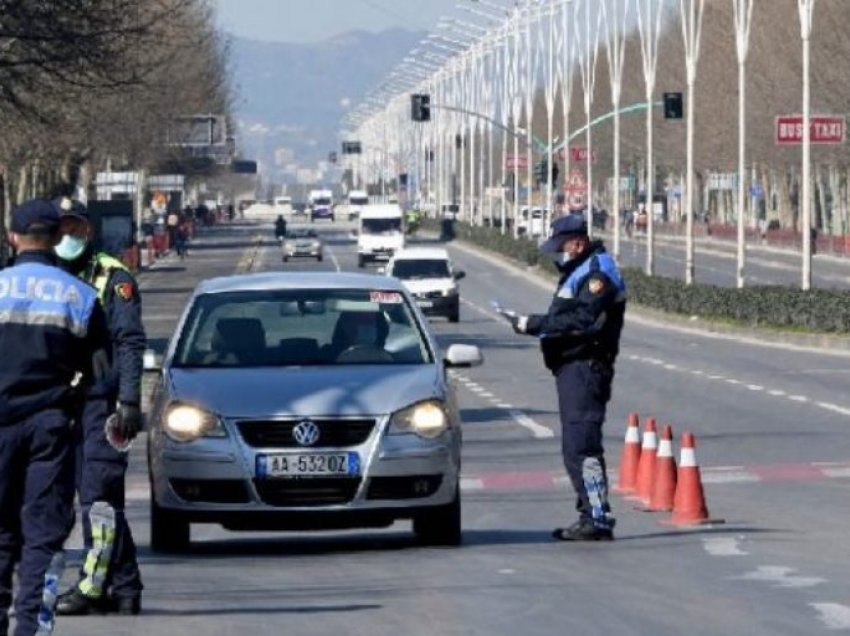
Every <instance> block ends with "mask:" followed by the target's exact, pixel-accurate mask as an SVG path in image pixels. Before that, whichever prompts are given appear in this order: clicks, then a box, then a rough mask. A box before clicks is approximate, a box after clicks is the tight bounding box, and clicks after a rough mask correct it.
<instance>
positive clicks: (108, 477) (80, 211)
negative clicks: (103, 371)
mask: <svg viewBox="0 0 850 636" xmlns="http://www.w3.org/2000/svg"><path fill="white" fill-rule="evenodd" d="M60 205H61V207H62V208H63V210H64V213H63V215H62V224H61V227H60V232H61V234H62V239H61V241H60V242H59V244H58V245H57V246H56V254H57V255H58V256H59V259H60V263H61V264H62V265H63V267H65V268H66V269H67V270H68V271H69V272H70V273H72V274H74V275H76V276H79V277H80V278H81V279H83V280H85V281H87V282H89V283H90V284H92V285H93V286H94V288H95V289H96V291H97V294H98V298H99V300H100V304H101V306H102V307H103V309H104V311H105V313H106V319H107V323H108V329H109V335H110V339H111V341H112V359H113V366H112V374H111V375H110V377H109V378H108V379H107V380H106V381H104V382H102V383H100V384H98V385H96V386H94V387H93V388H92V390H91V391H90V393H89V399H88V401H87V402H86V406H85V410H84V412H83V416H82V427H81V430H80V431H79V435H78V438H77V440H76V441H77V454H76V482H77V490H78V493H79V498H80V508H81V514H82V518H83V541H84V544H85V547H86V550H87V553H86V558H85V560H84V562H83V564H82V568H81V571H80V576H79V580H78V581H77V583H76V584H75V585H74V586H73V587H72V588H71V589H70V590H68V591H67V592H66V593H64V594H62V596H61V597H60V599H59V603H58V606H57V608H56V611H57V613H58V614H60V615H69V616H74V615H86V614H104V613H108V612H117V613H119V614H127V615H131V614H138V613H139V611H140V608H141V593H142V580H141V575H140V573H139V565H138V562H137V559H136V545H135V542H134V541H133V535H132V533H131V532H130V527H129V525H128V524H127V519H126V516H125V514H124V504H125V483H124V481H125V475H126V472H127V453H126V452H122V451H121V450H118V449H116V448H115V447H113V446H112V445H111V444H110V442H109V440H108V439H107V435H106V434H105V426H106V422H107V419H108V418H109V417H110V416H111V415H113V414H115V413H117V415H118V421H119V422H120V424H121V429H120V430H119V431H118V437H120V438H125V439H127V440H130V439H132V438H133V437H135V436H136V434H137V433H138V432H139V430H140V429H141V426H142V417H141V411H140V406H139V405H140V402H141V382H142V358H143V356H144V351H145V345H146V338H145V331H144V328H143V326H142V308H141V300H140V298H139V290H138V286H137V284H136V281H135V279H134V278H133V276H132V275H131V274H130V272H129V271H128V270H127V268H126V267H125V266H124V264H123V263H121V261H119V260H118V259H116V258H114V257H112V256H110V255H109V254H105V253H102V252H99V253H96V252H95V251H94V249H93V246H92V227H91V224H90V223H89V219H88V214H87V210H86V208H85V206H84V205H82V204H81V203H79V202H76V201H71V200H70V199H67V198H66V199H63V200H62V202H61V203H60ZM113 441H114V440H113Z"/></svg>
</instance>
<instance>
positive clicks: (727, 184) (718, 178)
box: [707, 172, 738, 190]
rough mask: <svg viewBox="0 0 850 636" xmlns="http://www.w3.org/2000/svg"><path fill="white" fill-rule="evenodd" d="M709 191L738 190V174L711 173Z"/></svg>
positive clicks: (709, 175)
mask: <svg viewBox="0 0 850 636" xmlns="http://www.w3.org/2000/svg"><path fill="white" fill-rule="evenodd" d="M707 185H708V189H709V190H737V189H738V173H737V172H710V173H709V174H708V184H707Z"/></svg>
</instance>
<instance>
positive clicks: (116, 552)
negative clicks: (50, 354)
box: [76, 400, 142, 598]
mask: <svg viewBox="0 0 850 636" xmlns="http://www.w3.org/2000/svg"><path fill="white" fill-rule="evenodd" d="M109 404H110V402H108V401H107V400H92V401H89V402H87V403H86V406H85V409H84V411H83V418H82V422H83V426H82V431H81V435H80V436H79V437H78V439H77V452H76V483H77V490H78V493H79V497H80V509H81V510H80V513H81V515H82V521H83V541H84V545H85V547H86V549H87V550H88V549H90V548H91V547H92V529H91V521H90V518H89V511H90V510H91V506H92V504H93V503H94V502H96V501H103V502H105V503H107V504H109V505H110V506H111V507H112V508H113V509H114V511H115V539H114V543H113V545H112V558H111V560H110V562H109V566H108V569H107V575H106V581H105V585H104V589H103V592H106V591H107V590H108V589H109V588H110V587H111V590H112V596H113V597H116V598H118V597H132V596H138V595H139V594H140V593H141V590H142V579H141V576H140V574H139V565H138V563H137V561H136V544H135V542H134V541H133V535H132V534H131V532H130V526H129V525H128V524H127V519H126V517H125V515H124V494H125V493H124V477H125V475H126V473H127V455H126V453H119V452H118V451H116V450H115V449H114V448H112V446H110V445H109V443H108V442H107V441H106V435H105V434H104V431H103V429H104V426H105V424H106V418H107V417H108V416H109V414H110V413H111V410H110V407H109ZM84 564H85V561H84ZM84 576H85V573H84V572H83V570H82V569H81V570H80V579H81V580H82V578H83V577H84Z"/></svg>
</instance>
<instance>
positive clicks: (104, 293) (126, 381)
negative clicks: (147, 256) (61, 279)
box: [82, 253, 147, 404]
mask: <svg viewBox="0 0 850 636" xmlns="http://www.w3.org/2000/svg"><path fill="white" fill-rule="evenodd" d="M82 277H83V278H84V279H85V280H87V281H88V282H90V283H91V284H92V285H93V286H94V287H95V289H96V290H97V294H98V298H99V299H100V303H101V305H102V306H103V310H104V312H105V314H106V323H107V328H108V330H109V338H110V341H111V344H112V366H111V370H110V374H109V376H108V377H107V378H105V379H104V381H103V382H100V383H98V384H97V385H96V386H95V387H93V388H92V393H91V394H92V395H97V396H106V397H109V398H110V399H115V398H117V399H118V401H120V402H125V403H128V404H139V403H140V401H141V385H142V374H143V372H144V371H143V359H144V353H145V347H146V346H147V338H146V336H145V329H144V326H143V325H142V302H141V298H140V296H139V288H138V285H137V284H136V280H135V279H134V278H133V276H132V274H130V272H129V271H128V270H127V268H126V266H125V265H124V264H123V263H122V262H121V261H119V260H118V259H116V258H114V257H112V256H110V255H109V254H105V253H98V254H95V256H94V257H93V258H92V260H91V263H90V264H89V266H88V267H87V268H86V269H85V271H84V272H83V273H82Z"/></svg>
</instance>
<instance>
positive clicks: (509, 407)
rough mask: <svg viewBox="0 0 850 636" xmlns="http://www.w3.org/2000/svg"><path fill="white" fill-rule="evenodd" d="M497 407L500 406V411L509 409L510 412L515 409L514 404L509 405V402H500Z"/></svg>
mask: <svg viewBox="0 0 850 636" xmlns="http://www.w3.org/2000/svg"><path fill="white" fill-rule="evenodd" d="M496 406H498V407H499V408H500V409H508V410H510V409H512V408H514V405H513V404H508V403H507V402H500V403H499V404H497V405H496Z"/></svg>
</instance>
